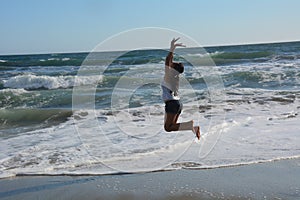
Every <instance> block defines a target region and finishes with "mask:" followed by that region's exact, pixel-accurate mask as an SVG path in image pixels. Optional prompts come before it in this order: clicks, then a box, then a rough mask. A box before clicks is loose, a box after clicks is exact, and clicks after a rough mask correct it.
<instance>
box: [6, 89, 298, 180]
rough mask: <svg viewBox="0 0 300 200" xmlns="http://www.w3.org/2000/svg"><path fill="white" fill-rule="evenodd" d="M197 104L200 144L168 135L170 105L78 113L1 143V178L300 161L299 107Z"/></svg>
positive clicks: (188, 114)
mask: <svg viewBox="0 0 300 200" xmlns="http://www.w3.org/2000/svg"><path fill="white" fill-rule="evenodd" d="M238 92H243V91H240V90H239V91H236V93H238ZM246 92H247V91H246ZM249 92H250V93H251V96H252V95H254V97H253V98H255V93H254V94H252V92H253V91H252V90H249V91H248V93H249ZM262 92H264V93H265V94H266V95H268V93H269V95H270V96H272V94H273V93H272V91H262ZM237 96H238V97H240V98H243V97H242V96H241V95H239V94H237ZM236 100H238V99H236ZM195 105H196V104H195V102H191V103H186V104H185V105H184V110H183V113H182V115H181V117H180V119H179V121H186V120H190V119H194V120H196V119H197V120H196V121H195V122H196V124H199V125H200V126H201V133H202V137H201V140H200V142H199V143H196V142H194V135H193V133H192V132H191V131H184V132H172V133H166V132H165V131H164V130H163V129H162V127H163V118H164V110H163V109H164V108H163V105H155V106H151V107H145V106H144V107H140V108H132V109H129V110H123V111H122V110H121V111H119V112H115V113H113V112H110V111H107V110H98V111H95V112H94V111H87V110H82V111H76V112H75V114H74V117H73V118H70V120H69V121H67V122H65V123H63V124H60V125H57V126H54V127H50V128H46V129H42V130H36V131H33V132H29V133H24V134H22V135H20V136H18V137H12V138H8V139H5V140H4V139H1V140H0V152H1V153H0V172H1V173H0V177H8V176H14V175H16V174H52V175H53V174H74V175H80V174H109V173H113V172H118V171H131V172H139V171H152V170H157V169H170V168H171V169H173V168H178V167H182V168H215V167H224V166H235V165H242V164H251V163H257V162H267V161H272V160H277V159H287V158H297V157H299V156H300V150H299V143H300V137H299V134H298V133H299V132H300V127H299V125H298V124H299V119H298V116H297V115H296V114H295V113H297V112H298V108H297V104H280V103H277V102H268V103H267V104H265V105H260V104H256V103H254V102H252V103H251V104H248V103H244V104H239V103H237V104H228V105H223V104H220V105H214V106H213V107H211V108H209V109H208V110H207V111H206V112H204V113H201V114H200V116H198V117H197V115H196V113H197V112H196V113H195V110H197V109H195ZM229 106H230V109H231V111H230V112H227V113H226V115H224V113H222V110H223V109H225V108H226V107H227V108H228V107H229ZM120 112H121V113H122V112H128V114H118V113H120ZM287 113H290V114H292V115H288V114H287ZM289 116H292V117H289ZM151 124H152V125H153V126H157V127H158V128H159V127H160V128H159V129H157V132H156V133H153V132H151V131H150V132H147V130H151V129H147V126H151ZM74 125H76V127H74ZM125 126H127V128H125V129H120V127H125ZM128 126H131V129H129V128H128ZM134 127H137V128H134ZM143 127H145V131H143ZM130 130H134V131H133V132H128V131H130ZM153 130H154V129H153ZM219 131H221V134H219V135H218V132H219ZM173 163H177V164H176V165H175V166H173V165H172V164H173ZM190 163H195V165H191V164H190ZM167 165H169V166H167Z"/></svg>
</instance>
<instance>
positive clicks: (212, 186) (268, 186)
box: [0, 159, 300, 199]
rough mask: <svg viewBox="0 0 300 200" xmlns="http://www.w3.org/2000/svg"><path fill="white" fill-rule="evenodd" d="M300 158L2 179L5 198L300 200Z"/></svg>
mask: <svg viewBox="0 0 300 200" xmlns="http://www.w3.org/2000/svg"><path fill="white" fill-rule="evenodd" d="M299 167H300V159H289V160H280V161H274V162H267V163H258V164H252V165H244V166H236V167H226V168H216V169H205V170H185V169H181V170H175V171H164V172H151V173H142V174H119V175H105V176H21V177H14V178H8V179H1V180H0V185H1V189H0V190H1V191H0V197H1V199H141V198H143V199H145V197H146V198H147V199H299V198H300V170H299V169H300V168H299Z"/></svg>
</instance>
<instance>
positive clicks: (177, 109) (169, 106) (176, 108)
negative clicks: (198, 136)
mask: <svg viewBox="0 0 300 200" xmlns="http://www.w3.org/2000/svg"><path fill="white" fill-rule="evenodd" d="M181 110H182V103H181V102H180V101H179V100H169V101H167V102H166V106H165V111H166V113H172V114H180V113H181Z"/></svg>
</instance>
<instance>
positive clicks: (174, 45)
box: [170, 37, 186, 52]
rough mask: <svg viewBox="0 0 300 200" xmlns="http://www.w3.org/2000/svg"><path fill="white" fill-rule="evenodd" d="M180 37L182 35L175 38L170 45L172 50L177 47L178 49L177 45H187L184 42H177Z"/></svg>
mask: <svg viewBox="0 0 300 200" xmlns="http://www.w3.org/2000/svg"><path fill="white" fill-rule="evenodd" d="M179 39H180V37H179V38H176V39H175V38H173V40H172V41H171V47H170V51H171V52H173V51H174V50H175V49H176V47H186V46H185V45H184V44H182V43H176V42H177V41H178V40H179Z"/></svg>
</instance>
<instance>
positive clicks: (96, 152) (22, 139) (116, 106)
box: [0, 42, 300, 178]
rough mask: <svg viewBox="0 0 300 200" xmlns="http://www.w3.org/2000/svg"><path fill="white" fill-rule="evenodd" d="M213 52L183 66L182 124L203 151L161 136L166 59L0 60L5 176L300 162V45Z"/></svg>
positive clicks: (149, 55)
mask: <svg viewBox="0 0 300 200" xmlns="http://www.w3.org/2000/svg"><path fill="white" fill-rule="evenodd" d="M205 50H206V52H203V51H202V50H200V49H199V48H183V49H178V51H176V52H177V53H178V55H175V58H174V59H175V60H177V61H180V62H182V63H184V65H185V72H184V74H183V75H182V76H181V79H180V81H181V84H182V85H181V89H180V91H179V92H180V96H181V100H182V102H183V112H182V114H181V116H180V118H179V121H188V120H194V122H195V124H198V125H200V126H201V134H202V136H201V140H200V141H199V142H197V141H195V136H194V135H193V133H192V132H191V131H182V132H171V133H167V132H165V131H164V130H163V122H164V103H163V101H162V99H161V88H160V85H159V83H160V81H161V80H162V77H163V74H164V59H165V57H166V55H167V53H168V52H167V51H166V50H162V49H148V50H136V51H131V52H97V53H94V54H89V53H53V54H34V55H7V56H5V55H2V56H0V124H1V126H0V178H6V177H13V176H17V175H62V174H67V175H102V174H112V173H128V172H129V173H132V172H133V173H135V172H148V171H155V170H161V171H163V170H176V169H181V168H185V169H209V168H216V167H228V166H236V165H244V164H252V163H258V162H269V161H274V160H280V159H290V158H299V157H300V146H299V144H300V126H299V122H300V121H299V115H298V114H299V110H300V42H289V43H270V44H251V45H236V46H216V47H206V48H205ZM116 56H117V59H115V57H116ZM87 58H89V59H88V60H87ZM210 59H212V61H213V63H214V64H215V65H214V66H209V70H207V69H208V67H207V65H208V64H207V60H210Z"/></svg>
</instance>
